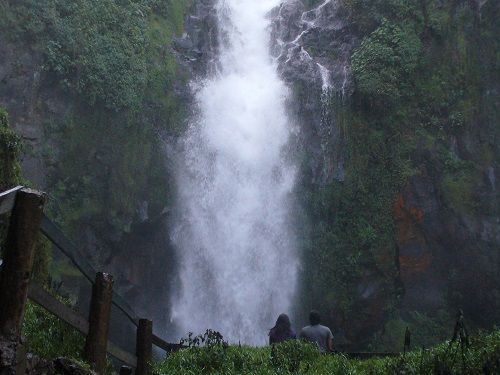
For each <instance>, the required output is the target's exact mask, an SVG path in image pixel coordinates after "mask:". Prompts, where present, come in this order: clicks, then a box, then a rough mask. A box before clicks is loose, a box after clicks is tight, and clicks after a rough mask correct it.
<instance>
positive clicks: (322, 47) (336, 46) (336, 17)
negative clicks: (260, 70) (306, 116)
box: [271, 0, 357, 96]
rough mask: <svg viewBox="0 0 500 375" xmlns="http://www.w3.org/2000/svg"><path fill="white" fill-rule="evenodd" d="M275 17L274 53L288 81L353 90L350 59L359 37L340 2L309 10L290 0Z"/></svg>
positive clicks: (329, 0)
mask: <svg viewBox="0 0 500 375" xmlns="http://www.w3.org/2000/svg"><path fill="white" fill-rule="evenodd" d="M271 16H272V17H273V23H272V33H271V35H272V40H273V42H274V43H273V54H274V56H275V57H276V58H277V61H278V64H279V70H280V72H281V74H282V76H283V78H284V79H285V80H286V81H287V82H288V83H290V84H293V83H296V82H297V81H306V82H307V83H308V84H309V85H314V86H316V87H317V88H323V87H324V86H329V87H330V89H332V91H334V92H335V93H338V94H341V95H343V96H346V95H349V94H350V93H351V92H352V81H351V78H350V64H349V60H350V57H351V53H352V50H353V47H354V46H355V45H356V43H357V40H356V38H355V37H354V35H353V33H352V32H351V31H350V30H349V25H348V24H347V23H346V22H345V21H344V20H345V19H346V18H347V17H346V10H345V8H344V7H343V5H342V4H341V2H340V1H337V0H326V1H325V2H324V3H322V4H321V5H319V6H318V7H316V8H314V9H311V10H306V8H305V6H304V4H303V3H302V2H301V1H300V0H289V1H285V2H284V3H283V4H281V6H280V7H279V9H277V10H275V11H274V12H273V14H272V15H271Z"/></svg>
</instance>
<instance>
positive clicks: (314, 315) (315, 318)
mask: <svg viewBox="0 0 500 375" xmlns="http://www.w3.org/2000/svg"><path fill="white" fill-rule="evenodd" d="M309 323H311V325H312V326H315V325H317V324H319V323H321V316H320V315H319V312H317V311H316V310H311V312H310V313H309Z"/></svg>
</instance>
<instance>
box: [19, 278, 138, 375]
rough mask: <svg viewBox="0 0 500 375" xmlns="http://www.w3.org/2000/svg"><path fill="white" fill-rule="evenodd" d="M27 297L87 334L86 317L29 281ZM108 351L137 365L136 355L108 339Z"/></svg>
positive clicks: (130, 364) (126, 361)
mask: <svg viewBox="0 0 500 375" xmlns="http://www.w3.org/2000/svg"><path fill="white" fill-rule="evenodd" d="M28 297H29V299H30V300H32V301H33V302H35V303H37V304H38V305H40V306H42V307H43V308H44V309H45V310H47V311H49V312H50V313H51V314H53V315H55V316H57V317H58V318H59V319H61V320H62V321H64V322H66V323H67V324H69V325H70V326H72V327H73V328H75V329H76V330H78V331H79V332H81V333H82V334H84V335H87V334H88V332H89V323H88V322H87V319H85V318H84V317H83V316H81V315H80V314H79V313H77V312H76V311H73V310H72V309H71V308H69V307H68V306H66V305H65V304H63V303H62V302H61V301H59V300H58V299H57V298H55V297H54V296H52V295H51V294H50V293H48V292H47V291H46V290H44V289H43V288H42V287H40V286H39V285H37V284H35V283H34V282H31V283H30V286H29V289H28ZM108 353H109V354H110V355H112V356H113V357H115V358H116V359H118V360H120V361H122V362H124V363H126V364H127V365H129V366H132V367H136V366H137V357H136V356H135V355H133V354H131V353H129V352H127V351H125V350H123V349H121V348H120V347H118V346H117V345H116V344H114V343H113V342H111V341H108Z"/></svg>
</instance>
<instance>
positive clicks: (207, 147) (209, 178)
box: [171, 0, 298, 345]
mask: <svg viewBox="0 0 500 375" xmlns="http://www.w3.org/2000/svg"><path fill="white" fill-rule="evenodd" d="M278 4H279V0H219V1H218V4H217V14H218V20H219V28H220V35H221V40H220V45H221V48H220V49H221V51H220V57H219V59H220V64H219V66H220V69H219V70H220V71H219V72H218V73H217V74H215V75H214V76H213V77H208V79H207V80H206V81H205V82H202V83H198V86H199V89H198V91H197V93H196V99H197V103H198V106H199V112H200V116H199V118H198V119H196V120H195V121H193V122H192V124H191V126H190V128H189V131H188V133H187V135H186V136H185V138H184V139H183V147H184V152H183V155H182V156H183V160H182V161H181V162H180V163H179V168H178V171H177V183H178V200H179V204H178V207H177V210H178V211H177V218H176V222H177V227H176V228H175V229H174V232H173V236H172V238H173V242H174V244H175V246H176V249H177V251H178V254H179V258H180V271H179V272H180V276H179V277H180V282H181V285H180V288H179V291H178V294H177V295H176V296H175V297H174V298H173V300H172V301H171V306H172V320H173V322H174V324H175V325H176V326H177V328H178V335H180V336H184V337H185V336H186V334H187V332H194V333H201V332H204V331H205V330H206V329H207V328H211V329H215V330H218V331H220V332H221V333H222V334H223V335H224V337H225V338H227V339H229V340H230V341H231V342H238V341H241V343H245V344H250V345H262V344H264V343H266V339H267V338H266V337H267V330H268V329H269V328H270V327H272V326H273V324H274V321H275V319H276V318H277V316H278V314H280V313H282V312H286V313H290V312H291V302H292V298H293V296H294V291H295V286H296V278H297V267H298V260H297V255H296V253H295V247H294V239H293V233H292V231H291V228H290V215H291V212H290V211H291V203H290V194H291V190H292V188H293V184H294V169H293V167H292V166H290V165H289V164H288V163H287V162H286V161H285V160H284V159H285V158H284V153H283V151H284V147H285V145H286V143H287V141H288V137H289V133H290V126H289V122H288V119H287V116H286V113H285V100H286V96H287V88H286V86H285V85H284V83H283V82H282V81H281V80H280V78H279V76H278V74H277V72H276V66H275V65H274V63H273V62H272V59H271V56H270V51H269V49H270V47H269V31H268V26H269V22H270V21H269V20H268V19H267V18H266V14H267V13H268V12H269V11H270V10H271V9H272V8H273V7H275V6H277V5H278Z"/></svg>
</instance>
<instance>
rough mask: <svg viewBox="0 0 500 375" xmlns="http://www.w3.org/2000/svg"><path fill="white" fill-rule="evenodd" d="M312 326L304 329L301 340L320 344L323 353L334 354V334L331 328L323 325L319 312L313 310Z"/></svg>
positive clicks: (310, 320) (300, 336)
mask: <svg viewBox="0 0 500 375" xmlns="http://www.w3.org/2000/svg"><path fill="white" fill-rule="evenodd" d="M309 322H310V323H311V325H309V326H307V327H304V328H302V330H301V331H300V334H299V338H302V339H305V340H307V341H310V342H313V343H316V344H318V347H319V350H320V351H321V352H322V353H327V352H333V334H332V331H331V330H330V328H328V327H325V326H323V325H321V324H320V323H321V316H320V315H319V312H317V311H315V310H312V311H311V312H310V313H309Z"/></svg>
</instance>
